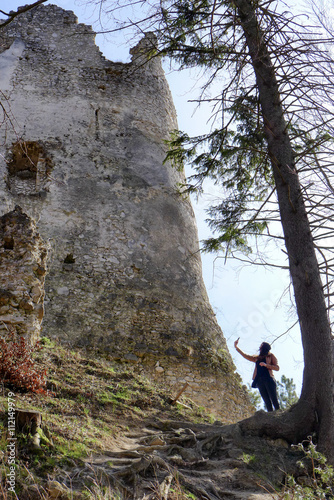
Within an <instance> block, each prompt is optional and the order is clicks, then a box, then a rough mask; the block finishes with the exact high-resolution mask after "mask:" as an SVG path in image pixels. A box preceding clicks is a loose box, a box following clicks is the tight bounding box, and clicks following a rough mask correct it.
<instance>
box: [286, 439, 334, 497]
mask: <svg viewBox="0 0 334 500" xmlns="http://www.w3.org/2000/svg"><path fill="white" fill-rule="evenodd" d="M296 448H297V449H298V450H301V451H303V452H304V454H305V459H303V460H301V461H300V462H299V466H300V467H301V468H302V469H303V470H304V472H305V474H303V476H302V477H303V481H302V483H303V484H299V483H300V482H301V481H299V483H297V482H296V480H295V478H294V477H293V476H288V478H287V486H286V490H285V492H284V494H283V496H281V497H280V498H281V500H289V499H293V500H321V499H333V498H334V470H333V467H332V466H330V465H328V464H327V460H326V457H325V456H324V455H322V454H321V453H319V452H318V451H317V449H316V445H315V444H313V442H312V440H311V439H310V440H309V441H308V442H307V443H305V445H303V444H299V445H298V446H297V447H296Z"/></svg>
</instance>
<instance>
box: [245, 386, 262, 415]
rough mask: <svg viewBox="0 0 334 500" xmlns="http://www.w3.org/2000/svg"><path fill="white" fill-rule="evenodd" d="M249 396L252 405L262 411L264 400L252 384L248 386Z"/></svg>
mask: <svg viewBox="0 0 334 500" xmlns="http://www.w3.org/2000/svg"><path fill="white" fill-rule="evenodd" d="M247 391H248V396H249V399H250V402H251V404H252V405H253V406H254V407H255V408H256V409H257V410H260V409H261V408H262V398H261V396H260V393H259V391H258V390H257V389H252V387H251V385H250V384H247Z"/></svg>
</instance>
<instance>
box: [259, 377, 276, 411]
mask: <svg viewBox="0 0 334 500" xmlns="http://www.w3.org/2000/svg"><path fill="white" fill-rule="evenodd" d="M257 387H258V389H259V391H260V394H261V398H262V399H263V401H264V404H265V405H266V408H267V411H273V406H272V404H271V399H270V395H269V392H268V389H267V384H266V380H263V379H260V378H259V379H258V382H257Z"/></svg>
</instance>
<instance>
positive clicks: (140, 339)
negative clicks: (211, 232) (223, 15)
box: [0, 5, 240, 409]
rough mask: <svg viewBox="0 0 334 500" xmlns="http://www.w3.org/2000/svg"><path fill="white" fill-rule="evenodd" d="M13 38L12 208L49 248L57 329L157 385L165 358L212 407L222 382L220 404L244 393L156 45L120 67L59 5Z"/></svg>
mask: <svg viewBox="0 0 334 500" xmlns="http://www.w3.org/2000/svg"><path fill="white" fill-rule="evenodd" d="M1 36H2V38H1V40H0V51H1V53H0V89H1V90H2V92H3V93H4V95H5V96H6V99H7V101H5V100H3V102H4V103H5V106H6V111H7V116H6V117H4V118H5V120H4V123H3V125H2V127H1V130H0V133H1V134H2V141H1V143H2V146H1V151H0V153H1V155H0V169H1V176H0V198H1V204H0V206H1V210H2V213H5V212H8V211H10V210H12V209H13V207H14V206H16V205H19V206H20V207H21V208H22V210H23V212H24V213H26V214H28V216H29V217H31V218H32V219H34V220H35V221H36V224H37V227H38V231H39V233H40V235H41V237H42V238H43V239H44V240H45V241H47V242H48V245H49V247H50V250H49V254H48V255H49V257H48V273H47V276H46V281H45V291H46V296H45V315H44V320H43V329H44V332H45V334H46V335H49V336H54V337H58V338H60V339H61V340H62V341H63V342H68V343H69V344H70V345H78V346H82V347H86V348H90V349H96V348H98V349H100V350H102V351H103V352H104V353H106V354H107V355H108V356H110V357H111V358H112V359H119V360H122V361H124V360H127V361H129V362H134V363H136V364H138V366H141V367H145V369H146V370H151V372H152V374H153V375H154V376H156V375H157V371H155V368H154V367H155V364H156V362H157V361H159V363H160V366H162V367H163V368H164V371H163V372H161V370H160V372H159V373H161V374H160V375H159V376H160V377H161V378H162V379H163V380H164V381H165V383H168V384H172V385H173V384H174V385H175V388H179V386H180V384H182V383H183V382H184V381H185V380H189V381H192V382H194V384H193V385H192V384H191V387H190V388H189V389H188V393H189V392H190V393H191V394H192V396H193V397H194V399H196V398H197V400H200V401H202V400H201V398H202V395H203V386H204V387H205V385H206V384H205V382H204V383H203V380H205V377H209V376H210V377H212V376H213V377H214V380H215V384H216V385H215V388H214V384H213V383H210V386H212V392H211V399H212V401H211V403H212V404H211V406H212V409H214V408H217V405H218V406H219V404H220V403H219V399H220V398H221V387H222V386H221V380H223V379H224V380H225V382H224V383H225V386H227V388H226V387H225V389H226V390H227V391H230V390H232V391H234V393H235V391H239V392H240V389H239V383H238V382H237V381H236V379H235V377H234V376H233V375H232V372H233V370H234V367H233V363H232V361H231V358H230V355H229V353H228V351H227V348H226V342H225V339H224V337H223V334H222V332H221V330H220V328H219V327H218V325H217V322H216V319H215V316H214V314H213V311H212V309H211V307H210V304H209V302H208V299H207V294H206V290H205V287H204V284H203V280H202V274H201V260H200V255H199V252H198V241H197V230H196V224H195V219H194V215H193V211H192V207H191V204H190V202H189V200H187V199H184V198H181V197H180V196H179V194H178V193H177V184H178V183H179V182H180V181H182V180H183V174H181V173H179V172H177V171H176V170H175V169H173V168H172V167H171V166H170V165H168V164H165V163H164V158H165V154H166V146H165V145H164V140H165V139H167V138H168V137H169V133H170V131H171V130H172V129H175V128H176V127H177V122H176V114H175V110H174V106H173V102H172V98H171V95H170V91H169V88H168V85H167V82H166V80H165V77H164V74H163V71H162V68H161V63H160V60H159V59H157V58H155V59H152V60H151V61H149V62H147V60H146V57H145V55H144V54H143V50H142V49H143V47H144V46H145V45H146V46H147V45H148V44H150V43H152V39H151V38H150V36H147V37H146V38H145V39H144V40H143V41H142V42H141V43H140V44H139V46H137V47H136V48H134V49H132V62H131V63H129V64H121V63H113V62H111V61H108V60H106V59H105V58H104V57H103V56H102V55H101V53H100V52H99V50H98V48H97V47H96V45H95V43H94V34H93V33H92V31H91V28H90V27H88V26H85V25H82V24H77V19H76V17H75V15H74V14H73V13H72V12H69V11H64V10H62V9H60V8H58V7H56V6H52V5H48V6H40V7H38V8H36V9H34V10H32V11H30V12H28V13H26V14H24V15H22V16H21V17H18V18H17V20H16V21H15V22H14V23H12V24H10V25H9V26H8V27H7V29H6V30H3V31H1ZM143 369H144V368H143ZM223 372H224V374H223ZM227 374H229V375H228V376H229V377H230V378H231V380H230V381H229V383H227V384H226V377H227ZM210 380H211V379H210ZM196 383H197V386H196ZM231 385H232V386H233V388H231V389H229V388H228V387H229V386H231ZM209 399H210V398H208V397H207V393H206V392H205V391H204V399H203V400H204V401H205V402H206V403H207V402H208V400H209Z"/></svg>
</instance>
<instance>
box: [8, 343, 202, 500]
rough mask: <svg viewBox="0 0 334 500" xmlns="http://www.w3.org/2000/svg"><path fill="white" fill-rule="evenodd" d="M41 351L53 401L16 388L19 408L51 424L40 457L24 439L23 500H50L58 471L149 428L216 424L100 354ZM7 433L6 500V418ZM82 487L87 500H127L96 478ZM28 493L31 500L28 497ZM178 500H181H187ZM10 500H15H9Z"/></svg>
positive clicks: (20, 461)
mask: <svg viewBox="0 0 334 500" xmlns="http://www.w3.org/2000/svg"><path fill="white" fill-rule="evenodd" d="M42 343H43V350H42V351H41V352H40V353H39V354H38V355H37V358H36V363H37V364H38V366H39V367H41V368H42V369H46V370H47V378H48V385H47V387H48V391H49V393H48V395H36V394H30V393H26V394H20V393H18V392H15V390H14V389H13V388H12V391H13V392H15V405H16V408H21V409H27V410H38V411H39V412H41V413H42V415H43V423H44V425H43V434H42V436H41V448H40V449H39V450H33V449H32V447H31V442H30V440H29V437H27V436H23V435H19V436H17V437H18V438H19V439H18V441H17V445H16V448H17V453H18V456H17V460H16V466H17V488H18V490H17V491H20V495H19V500H24V499H25V498H41V499H44V498H49V497H48V495H47V493H46V490H45V485H46V484H47V483H48V482H50V480H51V479H52V478H53V477H54V476H55V474H56V473H57V471H59V470H66V468H71V467H75V466H77V465H78V464H80V463H82V460H83V459H84V458H85V457H87V456H91V455H95V454H103V452H104V451H105V450H109V449H112V448H115V446H117V445H118V444H120V443H121V442H122V439H123V438H124V436H125V434H126V433H127V432H128V431H129V429H131V430H133V429H135V428H136V427H138V428H140V427H142V423H143V420H149V419H156V418H161V419H169V420H173V419H175V420H180V419H182V420H184V419H189V421H193V422H194V421H202V422H203V421H207V422H209V421H210V418H211V417H210V415H206V414H205V411H203V409H199V408H198V407H196V406H193V408H191V406H192V405H191V402H189V401H186V402H187V406H189V407H190V408H189V409H187V408H184V407H178V406H171V405H170V404H169V401H170V397H171V394H169V393H168V392H166V389H163V388H162V387H159V386H157V385H156V384H154V383H152V382H151V381H149V380H148V379H147V378H145V377H144V376H141V375H139V374H138V373H135V371H134V369H133V367H132V366H131V365H121V364H116V363H112V362H109V361H107V360H105V359H103V358H98V356H97V355H96V353H93V354H92V353H90V354H88V355H87V353H84V352H82V351H79V350H72V351H70V350H68V349H65V348H64V347H62V346H61V345H58V344H56V343H55V342H52V341H50V340H49V339H47V338H44V339H43V342H42ZM9 389H10V388H3V390H2V395H1V397H0V403H1V404H2V407H4V408H6V406H7V394H8V390H9ZM0 426H1V428H0V430H1V440H0V450H1V453H2V458H3V462H4V466H3V467H2V471H1V472H2V478H1V479H2V480H1V487H2V488H3V491H2V492H1V490H0V495H1V498H4V499H6V498H7V497H6V495H7V493H8V491H7V490H6V488H5V486H4V484H5V482H6V481H5V480H6V474H7V473H8V464H7V461H6V460H7V458H6V457H7V451H8V450H7V443H8V438H9V436H8V433H7V422H6V417H5V414H4V413H3V414H1V418H0ZM29 485H30V486H29ZM32 485H34V487H32ZM28 486H29V488H28ZM83 486H84V487H83V492H82V493H81V495H82V496H80V498H97V499H99V498H101V500H102V499H106V500H108V499H110V500H114V499H117V498H120V497H119V493H118V492H117V491H116V492H115V490H114V489H113V488H110V487H109V489H108V487H104V488H102V487H101V486H100V485H99V481H98V478H96V477H92V478H91V484H90V485H83ZM27 488H28V490H29V491H30V493H29V494H30V495H32V496H26V495H28V493H23V491H25V490H27ZM33 490H34V491H35V492H34V493H32V491H33ZM175 495H177V494H176V493H175ZM175 495H174V497H175V499H176V498H182V497H181V496H175ZM72 497H73V498H74V496H73V493H72ZM9 498H15V496H13V495H12V494H10V496H9ZM50 498H51V497H50ZM59 498H61V497H59ZM64 498H65V497H64ZM171 498H172V497H171ZM185 498H189V497H185Z"/></svg>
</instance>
